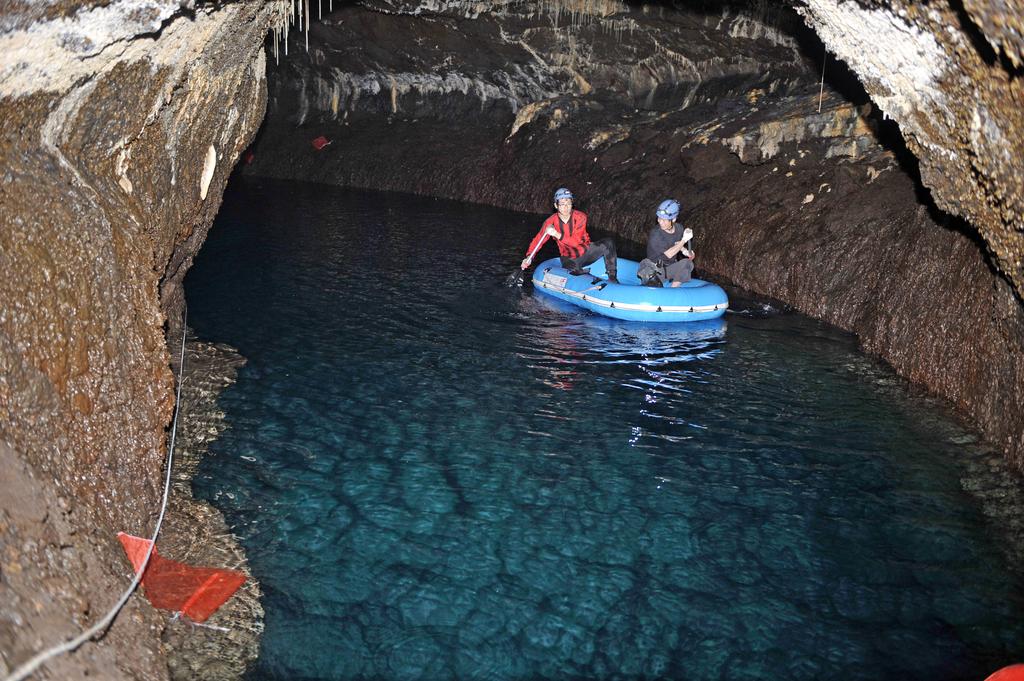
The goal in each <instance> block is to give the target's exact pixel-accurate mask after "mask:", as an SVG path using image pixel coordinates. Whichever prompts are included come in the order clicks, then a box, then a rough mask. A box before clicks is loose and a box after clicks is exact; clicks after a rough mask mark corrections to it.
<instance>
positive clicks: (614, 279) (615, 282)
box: [608, 274, 619, 284]
mask: <svg viewBox="0 0 1024 681" xmlns="http://www.w3.org/2000/svg"><path fill="white" fill-rule="evenodd" d="M608 283H609V284H618V283H619V280H618V279H616V278H615V275H614V274H613V275H612V276H610V277H608Z"/></svg>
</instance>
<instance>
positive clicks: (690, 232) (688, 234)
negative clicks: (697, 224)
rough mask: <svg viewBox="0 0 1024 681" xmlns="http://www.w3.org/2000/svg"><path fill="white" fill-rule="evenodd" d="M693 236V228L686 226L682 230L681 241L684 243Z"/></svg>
mask: <svg viewBox="0 0 1024 681" xmlns="http://www.w3.org/2000/svg"><path fill="white" fill-rule="evenodd" d="M692 238H693V230H692V229H690V228H689V227H687V228H686V229H684V230H683V243H686V242H687V241H689V240H690V239H692Z"/></svg>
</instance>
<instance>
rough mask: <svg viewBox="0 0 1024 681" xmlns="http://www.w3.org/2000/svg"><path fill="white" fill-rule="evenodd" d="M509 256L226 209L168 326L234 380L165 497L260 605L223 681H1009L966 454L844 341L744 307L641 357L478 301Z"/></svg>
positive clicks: (560, 308) (1004, 617)
mask: <svg viewBox="0 0 1024 681" xmlns="http://www.w3.org/2000/svg"><path fill="white" fill-rule="evenodd" d="M537 227H538V223H537V221H536V216H533V215H526V214H521V213H513V212H509V211H503V210H498V209H494V208H488V207H484V206H478V205H468V204H459V203H454V202H449V201H440V200H435V199H428V198H423V197H414V196H408V195H401V194H382V193H371V192H361V191H356V190H346V189H338V188H331V187H326V186H322V185H312V184H302V183H290V182H278V181H269V180H259V181H255V180H239V181H235V180H233V181H232V184H231V185H229V188H228V191H227V193H226V195H225V202H224V206H223V208H222V210H221V213H220V215H219V216H218V218H217V221H216V223H215V225H214V227H213V229H212V231H211V232H210V235H209V237H208V239H207V243H206V245H205V246H204V247H203V250H202V252H201V253H200V255H199V256H198V258H197V260H196V263H195V265H194V267H193V269H192V270H191V271H190V273H189V275H188V277H187V278H186V282H185V284H186V292H187V296H188V303H189V322H190V325H191V326H193V328H194V329H195V332H196V334H197V336H198V337H199V338H200V339H201V340H204V341H209V342H223V343H228V344H230V345H233V346H235V347H237V348H238V349H239V351H240V352H241V353H242V354H243V355H244V356H245V357H246V358H247V360H248V362H247V364H246V365H245V366H244V367H243V368H242V369H241V370H240V372H239V380H238V382H237V384H235V385H233V386H231V387H230V388H228V389H227V390H226V392H225V393H224V395H223V396H222V407H223V409H224V410H225V412H226V420H227V424H228V426H229V427H228V429H227V430H226V431H225V432H224V433H223V435H222V438H221V439H220V440H219V441H217V442H215V443H214V444H213V445H212V454H211V455H210V456H209V457H207V458H206V459H205V460H204V462H203V464H202V466H201V468H200V472H199V474H198V476H197V478H196V480H195V481H194V486H195V490H196V493H197V495H199V496H201V497H204V498H207V499H210V500H211V501H212V502H213V503H214V504H215V505H217V506H218V507H219V508H220V509H222V510H223V511H224V513H225V515H226V517H227V519H228V521H229V523H230V524H231V526H232V528H233V530H234V532H235V533H237V535H238V536H239V537H240V539H241V541H242V543H243V545H244V546H245V548H246V551H247V553H248V558H249V561H250V565H251V567H252V570H253V573H254V576H255V577H256V578H257V579H259V580H260V582H261V585H262V589H263V591H264V594H265V596H264V607H265V610H266V630H265V634H264V638H263V641H262V649H261V653H260V658H259V660H258V661H257V667H256V669H255V670H254V671H253V674H252V676H253V678H268V679H270V678H274V679H286V678H288V679H293V678H325V679H326V678H345V679H350V678H374V679H417V678H422V679H446V678H448V679H470V678H474V679H476V678H489V679H490V678H493V679H538V678H552V679H555V678H557V679H572V678H588V679H591V678H641V677H643V678H685V679H720V678H729V679H765V678H787V679H828V678H843V679H851V678H863V679H883V678H907V679H924V678H927V679H983V678H985V677H986V676H987V675H988V674H990V673H992V672H993V671H995V670H996V669H998V668H1000V667H1002V666H1004V665H1007V664H1010V663H1013V662H1019V661H1021V660H1022V659H1024V608H1022V607H1021V606H1022V604H1024V581H1022V579H1021V576H1022V575H1021V571H1020V569H1019V568H1020V565H1019V564H1018V563H1017V562H1016V561H1015V560H1013V555H1014V552H1013V551H1012V550H1010V549H1008V545H1009V543H1010V542H1011V541H1012V537H1011V536H1009V533H1008V531H1007V530H1006V529H1005V527H1004V526H1003V525H1002V524H1001V523H1000V521H999V518H1000V515H1001V514H1004V513H1010V512H1012V509H1006V508H997V507H994V506H993V505H992V504H991V502H990V499H991V498H992V497H993V496H995V495H991V494H990V495H985V494H984V492H986V491H991V490H998V488H999V487H1000V485H1004V484H1006V483H1005V478H1004V477H1003V475H1002V471H1001V470H1000V469H999V466H1000V465H1001V464H1000V463H999V462H1000V461H1001V458H1000V456H999V455H998V454H997V453H994V452H992V451H990V450H989V449H988V448H986V447H985V446H984V445H983V443H980V442H978V441H977V439H976V438H975V437H974V436H973V435H971V434H970V433H969V432H967V431H965V430H963V429H962V428H961V427H960V426H958V425H957V424H956V423H955V422H954V421H953V420H951V419H950V418H949V416H948V414H946V413H945V412H944V411H943V409H942V408H941V405H938V404H935V403H932V402H930V401H928V400H927V399H926V398H924V397H922V396H921V395H919V394H917V393H916V392H915V391H914V390H912V389H911V388H910V387H908V386H907V384H906V383H905V382H904V381H902V380H901V379H899V378H897V377H896V376H895V375H894V374H893V372H892V371H891V370H890V369H888V368H887V367H885V366H883V365H881V364H879V363H877V362H876V361H875V360H873V359H871V358H869V357H867V356H865V355H864V354H863V353H861V352H859V351H858V349H857V345H856V339H855V338H854V337H853V336H851V335H850V334H847V333H844V332H842V331H839V330H837V329H835V328H833V327H830V326H828V325H826V324H823V323H820V322H817V321H814V320H812V319H809V318H807V317H804V316H802V315H799V314H796V313H794V312H791V311H787V310H780V309H777V308H775V307H773V306H772V305H770V304H769V303H767V302H765V301H759V300H757V299H755V298H754V297H752V296H748V295H744V294H743V292H741V291H736V290H735V289H734V290H731V291H730V297H731V298H732V299H733V300H735V301H736V303H735V304H734V305H733V309H732V310H731V311H730V313H729V314H728V315H726V316H725V317H724V318H722V319H720V320H714V321H713V322H708V323H700V324H694V325H687V324H670V325H645V324H641V323H630V322H620V321H616V320H610V319H607V318H604V317H600V316H596V315H593V314H589V313H586V312H585V311H583V310H580V309H579V308H574V307H571V306H568V305H564V304H561V303H558V302H553V301H552V300H550V299H549V298H546V297H544V296H540V295H537V294H535V293H534V292H533V291H532V290H531V287H530V285H529V284H527V285H526V286H525V288H522V289H519V288H515V289H509V288H506V287H505V286H503V279H504V278H505V276H507V274H508V272H509V271H510V270H511V269H512V268H513V267H515V266H516V265H517V264H518V263H519V261H520V260H521V259H522V257H523V255H524V249H525V247H526V245H527V244H528V243H529V239H530V238H531V237H532V235H533V234H534V233H535V232H536V229H537ZM552 249H553V247H552ZM542 256H543V257H547V256H546V255H545V254H544V253H541V254H540V256H538V260H540V259H541V257H542ZM697 274H698V276H699V262H698V271H697Z"/></svg>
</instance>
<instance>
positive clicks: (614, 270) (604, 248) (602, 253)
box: [562, 236, 619, 278]
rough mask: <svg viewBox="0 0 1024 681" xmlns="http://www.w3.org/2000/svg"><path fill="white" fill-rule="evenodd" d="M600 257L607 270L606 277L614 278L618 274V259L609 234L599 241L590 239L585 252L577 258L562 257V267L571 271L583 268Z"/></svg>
mask: <svg viewBox="0 0 1024 681" xmlns="http://www.w3.org/2000/svg"><path fill="white" fill-rule="evenodd" d="M601 258H604V269H605V270H606V271H607V272H608V277H609V278H615V275H616V274H618V263H619V261H618V260H617V259H616V256H615V242H614V241H612V238H611V237H610V236H609V237H605V238H604V239H601V240H599V241H591V242H590V245H589V246H587V250H586V252H585V253H584V254H583V255H581V256H580V257H578V258H564V257H563V258H562V267H564V268H565V269H567V270H569V271H570V272H572V271H573V270H576V269H583V268H584V267H586V266H587V265H590V264H592V263H595V262H597V261H598V260H600V259H601Z"/></svg>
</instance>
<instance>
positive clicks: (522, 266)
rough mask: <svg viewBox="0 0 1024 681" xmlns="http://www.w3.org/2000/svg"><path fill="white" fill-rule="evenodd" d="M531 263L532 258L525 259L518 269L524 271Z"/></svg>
mask: <svg viewBox="0 0 1024 681" xmlns="http://www.w3.org/2000/svg"><path fill="white" fill-rule="evenodd" d="M531 262H533V258H530V257H527V258H526V260H523V264H522V265H520V268H521V269H524V270H525V269H526V268H527V267H529V266H530V263H531Z"/></svg>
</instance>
